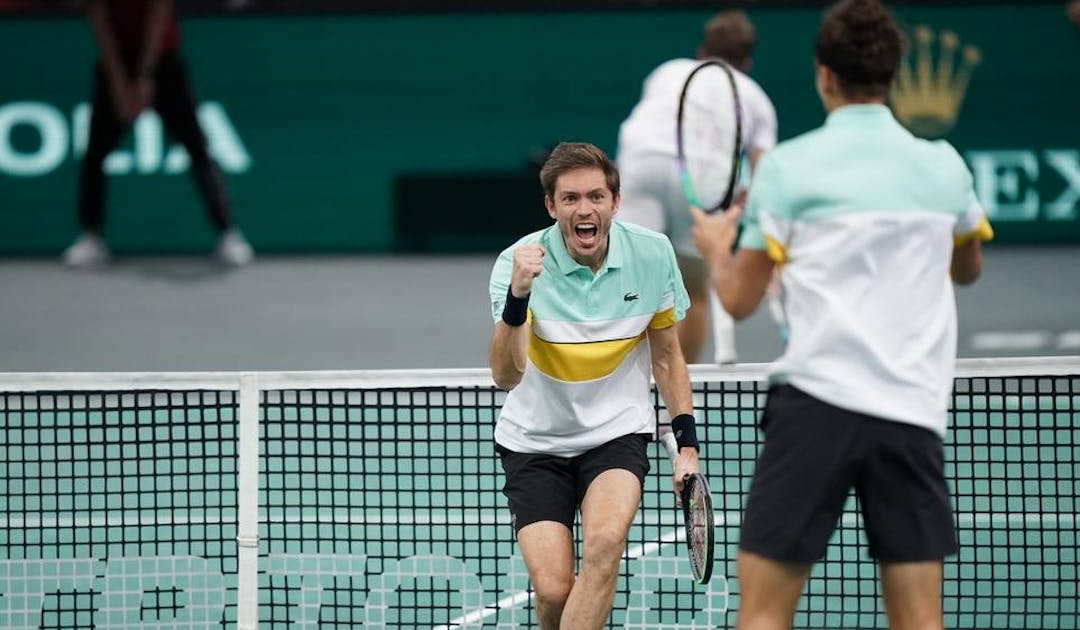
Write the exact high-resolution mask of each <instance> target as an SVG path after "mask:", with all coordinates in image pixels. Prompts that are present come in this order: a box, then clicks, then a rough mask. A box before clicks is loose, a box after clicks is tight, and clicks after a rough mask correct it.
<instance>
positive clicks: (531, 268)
mask: <svg viewBox="0 0 1080 630" xmlns="http://www.w3.org/2000/svg"><path fill="white" fill-rule="evenodd" d="M546 253H547V252H546V251H544V247H543V246H542V245H536V244H533V245H522V246H521V247H518V248H517V249H515V250H514V268H513V269H512V270H511V271H510V292H511V293H512V294H513V295H514V297H525V296H526V295H528V294H529V293H530V292H531V291H532V285H533V281H534V280H536V277H537V276H539V275H540V272H542V271H543V270H544V254H546Z"/></svg>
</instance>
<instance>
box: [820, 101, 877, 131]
mask: <svg viewBox="0 0 1080 630" xmlns="http://www.w3.org/2000/svg"><path fill="white" fill-rule="evenodd" d="M893 120H894V118H893V115H892V110H890V109H889V108H888V107H887V106H885V105H882V104H880V103H856V104H853V105H844V106H842V107H837V108H836V109H834V110H833V111H832V112H831V113H830V114H829V116H828V117H827V118H826V119H825V124H826V125H845V126H876V125H879V124H881V123H883V122H886V121H889V122H891V121H893Z"/></svg>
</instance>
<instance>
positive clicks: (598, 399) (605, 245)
mask: <svg viewBox="0 0 1080 630" xmlns="http://www.w3.org/2000/svg"><path fill="white" fill-rule="evenodd" d="M540 181H541V184H542V185H543V189H544V195H545V196H544V203H545V205H546V206H547V210H548V214H550V215H551V218H552V219H554V220H555V224H554V225H552V226H551V227H549V228H546V229H544V230H540V231H539V232H535V233H533V234H529V235H528V236H525V237H524V238H522V239H521V240H519V241H518V242H517V243H515V244H514V245H513V246H511V247H510V248H508V249H506V250H505V251H503V252H502V254H501V255H500V256H499V258H498V261H497V262H496V263H495V267H494V269H493V270H492V273H491V302H492V315H493V316H494V318H495V330H494V333H493V334H492V340H491V354H490V365H491V373H492V377H493V378H494V380H495V383H496V384H497V385H498V386H499V387H501V388H504V389H510V390H511V391H510V393H509V394H508V395H507V397H506V403H505V404H504V405H503V408H502V412H501V413H500V415H499V420H498V423H497V424H496V426H495V442H496V450H497V451H498V452H499V455H500V457H501V458H502V465H503V469H504V471H505V472H506V482H505V485H504V487H503V492H504V494H505V495H506V497H507V499H508V502H509V504H510V511H511V514H512V517H513V521H514V528H515V531H516V533H517V541H518V545H519V546H520V548H521V555H522V556H523V558H524V560H525V566H526V567H527V568H528V571H529V579H530V580H531V582H532V587H533V592H534V593H535V596H536V613H537V617H538V618H539V619H538V620H539V623H540V627H542V628H544V629H545V630H552V629H554V628H561V629H562V630H570V629H579V628H600V627H602V626H603V625H604V623H605V622H606V620H607V618H608V616H609V615H610V613H611V607H612V603H613V601H614V597H615V580H616V577H617V576H618V571H619V562H620V560H621V559H622V555H623V552H624V549H625V547H626V537H627V533H628V532H629V530H630V524H631V522H632V521H633V519H634V515H635V514H636V513H637V509H638V504H639V503H640V501H641V490H642V483H643V481H644V478H645V474H646V473H647V472H648V470H649V460H648V457H647V455H646V448H645V447H646V444H647V443H648V442H649V441H650V440H651V435H652V433H653V429H654V425H655V412H654V409H653V403H652V400H651V398H650V395H649V394H650V388H649V374H650V368H651V372H652V376H653V377H654V378H655V380H656V384H657V387H658V388H659V390H660V394H661V396H663V398H664V402H665V403H666V404H667V408H668V410H669V411H670V413H671V416H672V418H673V420H672V422H671V427H672V428H673V429H674V430H675V435H676V437H677V439H678V445H679V447H680V448H679V455H678V457H677V458H676V460H675V463H674V468H675V475H674V483H675V486H676V492H679V491H680V490H681V484H682V479H683V477H684V476H686V475H689V474H691V473H696V472H698V455H697V438H696V436H695V432H694V417H693V415H691V413H692V402H691V393H690V380H689V376H688V374H687V370H686V362H685V361H684V360H683V356H682V352H681V350H680V349H679V342H678V338H677V336H676V334H675V328H674V324H675V322H676V321H678V320H679V319H682V317H683V315H684V313H685V311H686V308H687V305H688V303H689V300H688V299H687V295H686V290H685V289H684V288H683V285H682V280H681V279H680V277H679V272H678V269H677V267H676V265H675V254H674V251H673V250H672V248H671V243H670V242H669V241H668V240H667V238H665V237H664V236H663V235H662V234H657V233H655V232H651V231H649V230H646V229H644V228H640V227H637V226H633V225H625V224H622V223H620V222H617V221H614V216H615V212H616V211H617V210H618V207H619V173H618V171H617V170H616V169H615V165H614V164H613V163H612V162H611V161H610V160H609V159H608V158H607V156H606V155H604V153H603V152H602V151H601V150H600V149H598V148H596V147H595V146H593V145H589V144H578V143H562V144H559V145H558V146H557V147H555V150H554V151H553V152H552V153H551V156H550V157H549V158H548V160H547V162H546V163H545V164H544V167H543V168H542V169H541V171H540ZM665 428H666V427H665ZM579 508H580V511H581V525H582V533H583V537H584V548H583V552H582V558H581V563H580V570H579V572H578V574H577V576H576V577H575V575H574V541H573V536H572V532H573V525H574V518H575V515H576V513H577V511H578V509H579Z"/></svg>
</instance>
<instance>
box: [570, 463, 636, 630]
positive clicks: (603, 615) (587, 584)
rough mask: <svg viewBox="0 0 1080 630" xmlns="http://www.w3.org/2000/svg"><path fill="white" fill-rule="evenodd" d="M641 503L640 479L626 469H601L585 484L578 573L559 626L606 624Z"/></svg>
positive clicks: (587, 628) (575, 628)
mask: <svg viewBox="0 0 1080 630" xmlns="http://www.w3.org/2000/svg"><path fill="white" fill-rule="evenodd" d="M640 502H641V483H640V482H639V481H638V478H637V477H636V476H635V475H634V474H633V473H631V472H630V471H628V470H622V469H613V470H607V471H604V472H603V473H601V474H600V476H598V477H597V478H596V479H595V480H593V482H592V483H591V484H590V485H589V489H588V491H586V493H585V498H584V500H582V502H581V525H582V534H583V536H584V538H585V548H584V551H583V554H582V556H583V557H582V560H581V572H580V573H579V574H578V578H577V581H576V582H575V583H574V588H573V590H571V592H570V598H569V599H568V600H567V602H566V608H565V610H563V616H562V625H561V626H560V628H561V630H594V629H599V628H602V627H603V626H604V624H605V623H607V620H608V617H609V616H610V615H611V606H612V604H613V602H614V601H615V582H616V579H617V578H618V576H619V562H620V561H621V560H622V556H623V552H624V551H625V549H626V535H627V532H629V531H630V524H631V523H632V522H633V521H634V515H635V514H636V513H637V509H638V504H639V503H640Z"/></svg>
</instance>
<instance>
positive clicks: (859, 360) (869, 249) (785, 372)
mask: <svg viewBox="0 0 1080 630" xmlns="http://www.w3.org/2000/svg"><path fill="white" fill-rule="evenodd" d="M744 223H745V225H744V230H743V234H742V236H741V237H740V241H739V245H740V247H744V248H747V249H764V250H766V251H767V253H768V255H769V257H770V258H772V259H773V260H774V261H775V262H776V263H777V264H778V265H780V269H781V276H780V278H781V286H782V288H783V306H784V310H785V312H786V315H787V320H788V322H789V325H790V341H789V343H788V346H787V348H786V350H785V352H784V355H783V356H782V357H781V358H780V359H779V360H778V361H777V362H776V363H775V364H774V365H773V367H772V370H771V381H772V382H777V383H790V384H791V385H793V386H795V387H797V388H799V389H801V390H803V391H805V392H806V393H808V394H810V395H812V396H814V397H816V398H818V399H820V400H823V401H825V402H827V403H830V404H832V405H835V406H837V407H841V408H844V409H849V410H852V411H857V412H862V413H867V414H871V415H874V416H878V417H881V418H885V419H889V420H896V421H900V422H906V423H910V424H913V425H917V426H921V427H925V428H927V429H930V430H933V431H934V432H936V433H938V434H939V435H944V434H945V431H946V408H947V404H948V400H949V394H950V392H951V391H952V381H953V369H954V365H955V361H956V334H957V333H956V301H955V296H954V294H953V285H952V281H951V279H950V277H949V270H950V266H951V261H952V251H953V246H954V243H962V242H964V241H965V240H967V239H971V238H979V239H983V240H988V239H990V238H992V237H993V232H992V230H991V228H990V224H989V222H988V221H987V219H986V213H985V211H984V210H983V208H982V206H981V205H980V204H979V202H978V200H977V199H976V198H975V193H974V189H973V187H972V177H971V173H970V172H969V171H968V169H967V166H966V165H965V164H964V161H963V160H962V159H961V158H960V156H959V154H957V152H956V150H955V149H953V147H952V146H951V145H949V144H948V143H947V142H944V141H937V142H929V141H925V140H920V139H918V138H916V137H914V136H913V135H911V133H909V132H908V131H907V130H905V129H904V128H903V127H902V126H900V124H899V123H897V121H896V120H895V119H894V118H893V116H892V113H891V112H890V111H889V109H888V108H887V107H885V106H884V105H849V106H846V107H842V108H839V109H837V110H835V111H833V112H832V113H831V114H830V115H829V116H828V119H827V120H826V122H825V125H824V126H822V127H820V128H818V129H816V130H814V131H811V132H809V133H806V134H803V135H801V136H798V137H797V138H794V139H792V140H790V141H787V142H783V143H781V144H780V145H778V146H777V147H776V148H775V149H773V150H772V151H771V152H769V153H768V154H766V155H765V157H764V158H763V159H762V161H761V162H760V163H759V165H758V169H757V172H756V173H755V175H754V182H753V185H752V187H751V191H750V198H749V201H748V205H747V209H746V215H745V217H744Z"/></svg>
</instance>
